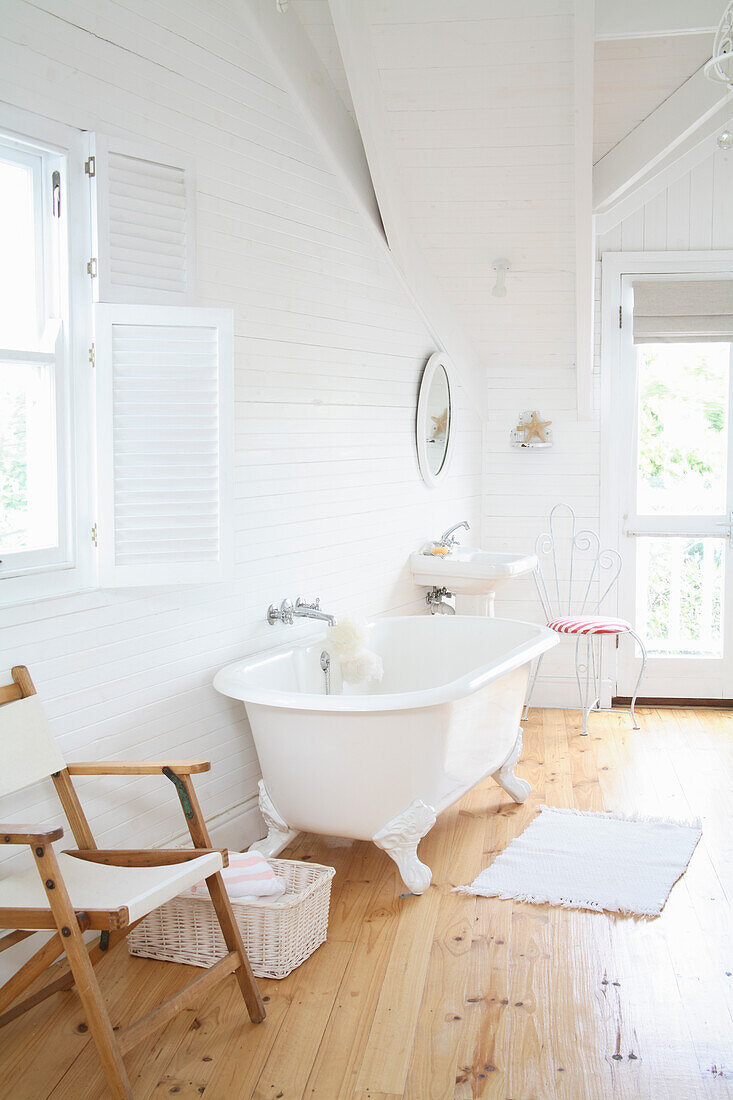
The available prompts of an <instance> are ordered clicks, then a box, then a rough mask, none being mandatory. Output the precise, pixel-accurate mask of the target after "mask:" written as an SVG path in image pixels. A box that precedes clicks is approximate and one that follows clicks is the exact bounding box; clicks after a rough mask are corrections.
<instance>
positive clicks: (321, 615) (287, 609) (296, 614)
mask: <svg viewBox="0 0 733 1100" xmlns="http://www.w3.org/2000/svg"><path fill="white" fill-rule="evenodd" d="M295 619H318V621H319V622H323V623H328V625H329V626H335V625H336V623H337V621H338V620H337V619H336V616H335V615H330V614H329V613H328V612H327V611H321V601H320V600H319V599H316V600H314V602H313V603H308V602H307V601H306V600H305V599H304V598H303V596H298V598H297V600H296V601H295V606H293V602H292V600H288V599H285V600H283V601H282V603H281V604H280V607H279V608H277V607H275V605H274V603H271V604H270V606H269V608H268V610H267V621H268V623H269V624H270V626H273V625H274V624H275V623H288V624H289V625H292V623H293V621H294V620H295Z"/></svg>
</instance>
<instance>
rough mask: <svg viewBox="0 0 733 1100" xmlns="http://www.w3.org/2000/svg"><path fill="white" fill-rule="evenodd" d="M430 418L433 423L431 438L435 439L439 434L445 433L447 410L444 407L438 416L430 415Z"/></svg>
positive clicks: (446, 428)
mask: <svg viewBox="0 0 733 1100" xmlns="http://www.w3.org/2000/svg"><path fill="white" fill-rule="evenodd" d="M430 419H431V420H432V421H433V423H434V424H435V427H434V428H433V439H437V438H438V436H439V435H445V433H446V432H447V430H448V410H447V409H444V410H443V412H442V413H441V414H440V416H431V417H430Z"/></svg>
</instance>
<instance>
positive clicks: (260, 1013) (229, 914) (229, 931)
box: [179, 775, 266, 1024]
mask: <svg viewBox="0 0 733 1100" xmlns="http://www.w3.org/2000/svg"><path fill="white" fill-rule="evenodd" d="M181 780H182V782H183V785H184V787H185V790H186V795H187V800H188V808H187V807H186V805H185V803H184V802H183V799H181V803H182V805H183V810H184V813H185V814H186V820H187V821H188V829H189V832H190V834H191V839H192V840H193V843H194V846H195V847H196V848H211V839H210V837H209V830H208V829H207V828H206V822H205V821H204V815H203V814H202V812H201V806H200V805H199V800H198V798H197V797H196V791H195V790H194V786H193V782H192V780H191V777H190V776H189V775H184V776H181ZM179 794H180V790H179ZM206 885H207V887H208V889H209V894H210V895H211V902H212V905H213V906H214V910H215V912H216V916H217V918H218V921H219V927H220V928H221V934H222V936H223V937H224V943H225V944H226V945H227V948H228V949H229V950H230V951H238V952H239V956H240V958H241V960H242V964H241V966H239V967H238V968H237V969H236V970H235V971H234V976H235V977H236V979H237V981H238V982H239V988H240V989H241V990H242V996H243V997H244V1001H245V1004H246V1005H247V1011H248V1013H249V1018H250V1020H251V1021H252V1023H253V1024H259V1023H262V1021H263V1020H264V1018H265V1015H266V1013H265V1006H264V1004H263V1003H262V997H261V996H260V991H259V989H258V988H257V982H256V980H255V976H254V974H253V973H252V967H251V966H250V963H249V959H248V958H247V952H246V950H245V947H244V943H243V942H242V934H241V932H240V931H239V926H238V924H237V922H236V920H235V917H234V912H233V910H232V903H231V901H230V900H229V895H228V894H227V892H226V887H225V886H224V880H223V879H222V877H221V874H220V873H219V872H218V871H217V873H216V874H215V875H210V876H209V877H208V878H207V880H206Z"/></svg>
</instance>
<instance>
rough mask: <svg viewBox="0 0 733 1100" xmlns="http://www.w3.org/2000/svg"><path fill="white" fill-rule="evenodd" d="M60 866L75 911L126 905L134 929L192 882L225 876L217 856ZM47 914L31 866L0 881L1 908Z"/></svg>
mask: <svg viewBox="0 0 733 1100" xmlns="http://www.w3.org/2000/svg"><path fill="white" fill-rule="evenodd" d="M58 861H59V867H60V868H61V873H62V875H63V879H64V883H65V884H66V889H67V890H68V892H69V897H70V898H71V904H72V905H73V907H74V909H76V910H77V911H79V910H82V911H85V912H86V911H88V910H90V909H92V910H102V911H107V910H114V909H119V908H121V907H122V906H126V907H127V909H128V911H129V914H130V924H132V923H133V922H134V921H136V920H139V919H140V918H141V917H145V916H147V914H148V913H150V912H152V910H153V909H157V908H158V906H159V905H163V904H165V902H167V901H170V900H171V898H174V897H175V896H176V894H180V892H181V891H182V890H186V889H188V887H189V886H193V885H194V883H196V882H199V881H200V880H201V879H203V878H206V877H207V876H208V875H212V874H214V872H215V871H221V869H222V867H223V861H222V858H221V854H220V853H219V852H211V853H210V854H208V855H205V856H197V857H196V858H195V859H190V860H188V861H187V862H185V863H175V864H167V865H163V866H160V867H112V866H109V865H107V864H105V863H92V862H91V861H89V860H86V859H79V858H78V857H77V856H73V855H68V854H66V853H65V852H60V853H59V855H58ZM5 907H8V908H17V909H48V907H49V906H48V896H47V894H46V891H45V890H44V888H43V882H42V880H41V878H40V876H39V874H38V868H37V867H35V866H33V867H29V868H27V870H24V871H17V872H16V873H15V874H12V875H9V876H8V877H7V878H4V879H2V880H0V908H5Z"/></svg>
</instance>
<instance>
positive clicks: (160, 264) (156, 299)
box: [87, 134, 196, 305]
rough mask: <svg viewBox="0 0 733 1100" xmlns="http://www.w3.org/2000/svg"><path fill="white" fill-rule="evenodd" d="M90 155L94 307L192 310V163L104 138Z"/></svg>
mask: <svg viewBox="0 0 733 1100" xmlns="http://www.w3.org/2000/svg"><path fill="white" fill-rule="evenodd" d="M89 149H90V156H89V160H88V161H87V175H88V176H89V182H90V186H91V188H92V219H93V240H94V245H93V248H94V253H95V254H94V257H93V258H92V263H93V279H92V285H93V289H94V297H95V301H98V302H131V303H132V302H136V303H145V304H152V303H159V304H169V305H192V304H193V303H194V301H195V293H196V285H195V284H196V279H195V276H196V255H195V239H196V233H195V194H196V192H195V183H194V167H193V162H192V161H190V160H189V159H188V158H185V157H181V156H178V155H177V154H174V153H173V152H172V151H171V150H163V149H155V148H151V147H150V146H143V145H138V144H133V143H129V142H125V141H118V140H113V139H112V138H108V137H105V136H104V135H101V134H94V135H90V138H89ZM90 274H92V272H90Z"/></svg>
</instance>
